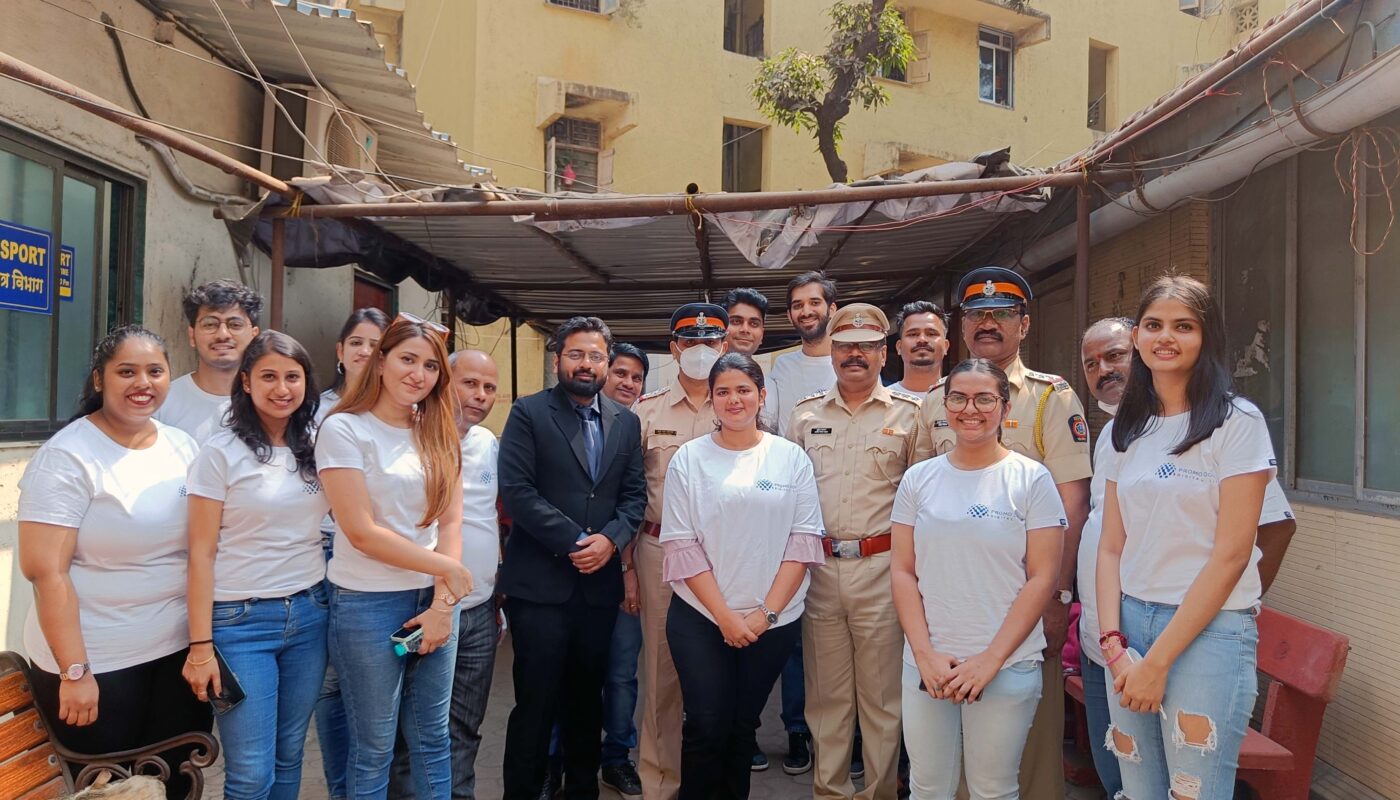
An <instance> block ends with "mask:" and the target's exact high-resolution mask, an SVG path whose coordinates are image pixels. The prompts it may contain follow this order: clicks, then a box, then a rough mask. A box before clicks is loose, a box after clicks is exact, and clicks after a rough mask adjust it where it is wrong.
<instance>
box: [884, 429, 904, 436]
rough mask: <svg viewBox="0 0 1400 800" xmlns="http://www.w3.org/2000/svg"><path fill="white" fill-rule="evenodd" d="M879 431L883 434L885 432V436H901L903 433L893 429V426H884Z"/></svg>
mask: <svg viewBox="0 0 1400 800" xmlns="http://www.w3.org/2000/svg"><path fill="white" fill-rule="evenodd" d="M880 433H883V434H885V435H886V436H903V435H904V434H903V433H901V432H899V431H897V430H895V429H894V428H885V429H884V430H882V431H880Z"/></svg>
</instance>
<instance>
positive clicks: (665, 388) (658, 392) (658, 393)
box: [637, 386, 671, 403]
mask: <svg viewBox="0 0 1400 800" xmlns="http://www.w3.org/2000/svg"><path fill="white" fill-rule="evenodd" d="M669 391H671V387H669V386H663V387H661V388H660V389H657V390H656V391H654V392H647V393H646V394H644V395H642V396H641V397H638V398H637V402H638V403H640V402H642V401H643V400H650V399H651V398H653V397H660V396H661V395H663V394H666V393H667V392H669Z"/></svg>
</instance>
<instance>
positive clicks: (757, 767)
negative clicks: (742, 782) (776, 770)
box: [749, 748, 768, 772]
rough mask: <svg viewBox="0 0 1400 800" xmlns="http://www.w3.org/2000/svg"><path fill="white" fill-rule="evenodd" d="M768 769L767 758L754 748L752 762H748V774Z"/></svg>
mask: <svg viewBox="0 0 1400 800" xmlns="http://www.w3.org/2000/svg"><path fill="white" fill-rule="evenodd" d="M766 769H768V756H767V754H765V753H764V752H763V751H762V750H759V749H758V748H754V751H753V760H752V761H750V762H749V771H750V772H763V771H764V770H766Z"/></svg>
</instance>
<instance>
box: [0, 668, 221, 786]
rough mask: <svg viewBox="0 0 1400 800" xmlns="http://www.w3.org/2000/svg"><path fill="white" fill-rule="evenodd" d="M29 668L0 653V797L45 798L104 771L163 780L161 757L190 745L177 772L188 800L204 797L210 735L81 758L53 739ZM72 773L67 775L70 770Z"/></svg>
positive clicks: (165, 770) (165, 769)
mask: <svg viewBox="0 0 1400 800" xmlns="http://www.w3.org/2000/svg"><path fill="white" fill-rule="evenodd" d="M29 674H30V670H29V665H28V664H27V663H26V662H25V660H24V659H23V658H22V657H21V656H20V655H19V654H18V653H12V652H9V651H5V652H0V797H2V798H13V800H49V798H57V797H63V796H65V795H68V794H70V793H72V792H75V791H80V790H82V789H85V788H87V787H88V786H90V785H92V783H93V782H94V781H96V780H97V779H98V777H99V776H101V775H102V774H103V773H104V772H105V773H107V774H108V775H110V776H112V777H114V778H128V777H131V776H132V775H150V776H152V777H154V778H157V779H159V780H160V781H162V782H164V781H168V780H169V779H170V775H171V771H170V765H169V764H167V763H166V762H165V759H164V758H162V757H161V755H160V754H161V753H164V752H165V751H167V750H173V749H175V748H179V747H191V746H192V747H193V749H192V750H191V752H190V755H189V760H187V761H185V762H184V763H182V764H180V765H179V771H180V772H181V773H183V774H184V775H186V776H187V777H189V779H190V784H191V787H190V793H189V796H188V800H199V798H200V797H201V796H203V794H204V773H203V770H205V769H207V768H208V767H209V766H210V765H212V764H213V763H214V761H215V760H216V759H217V758H218V757H219V744H218V742H217V741H215V740H214V738H213V737H212V736H210V735H209V734H207V733H202V732H199V731H192V732H190V733H187V734H184V735H182V736H176V737H174V738H172V739H167V740H165V741H163V742H158V743H156V744H153V745H150V746H149V747H142V748H139V749H136V750H125V751H122V752H120V753H106V754H103V755H98V756H89V755H82V754H79V753H74V752H73V751H71V750H68V749H67V748H65V747H64V746H63V745H61V744H59V743H58V742H57V741H54V739H53V737H52V735H51V734H50V733H49V731H50V730H51V729H52V728H51V726H50V724H49V722H48V720H47V719H45V716H44V714H43V712H42V711H40V709H39V707H38V706H37V705H36V704H35V703H34V697H33V694H32V693H31V691H30V688H29V686H30V680H29ZM70 769H71V770H74V771H76V775H74V776H71V777H70V775H69V770H70Z"/></svg>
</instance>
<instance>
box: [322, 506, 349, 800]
mask: <svg viewBox="0 0 1400 800" xmlns="http://www.w3.org/2000/svg"><path fill="white" fill-rule="evenodd" d="M326 516H327V519H329V518H330V515H329V514H327V515H326ZM334 544H335V525H333V524H332V525H329V526H328V525H324V524H323V525H322V526H321V549H322V550H324V551H325V553H326V561H328V562H329V561H330V560H331V552H332V548H333V545H334ZM326 586H327V589H326V591H327V592H329V591H330V588H329V587H330V584H329V583H327V584H326ZM316 741H317V742H318V743H319V744H320V745H321V770H322V771H323V772H325V774H326V793H327V794H328V795H329V796H330V800H345V761H346V759H348V758H349V757H350V729H349V728H348V727H346V722H345V705H344V703H342V702H341V700H340V676H338V675H337V674H336V672H335V665H334V664H330V663H327V664H326V680H325V682H324V683H322V684H321V696H320V698H319V699H317V700H316Z"/></svg>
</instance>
